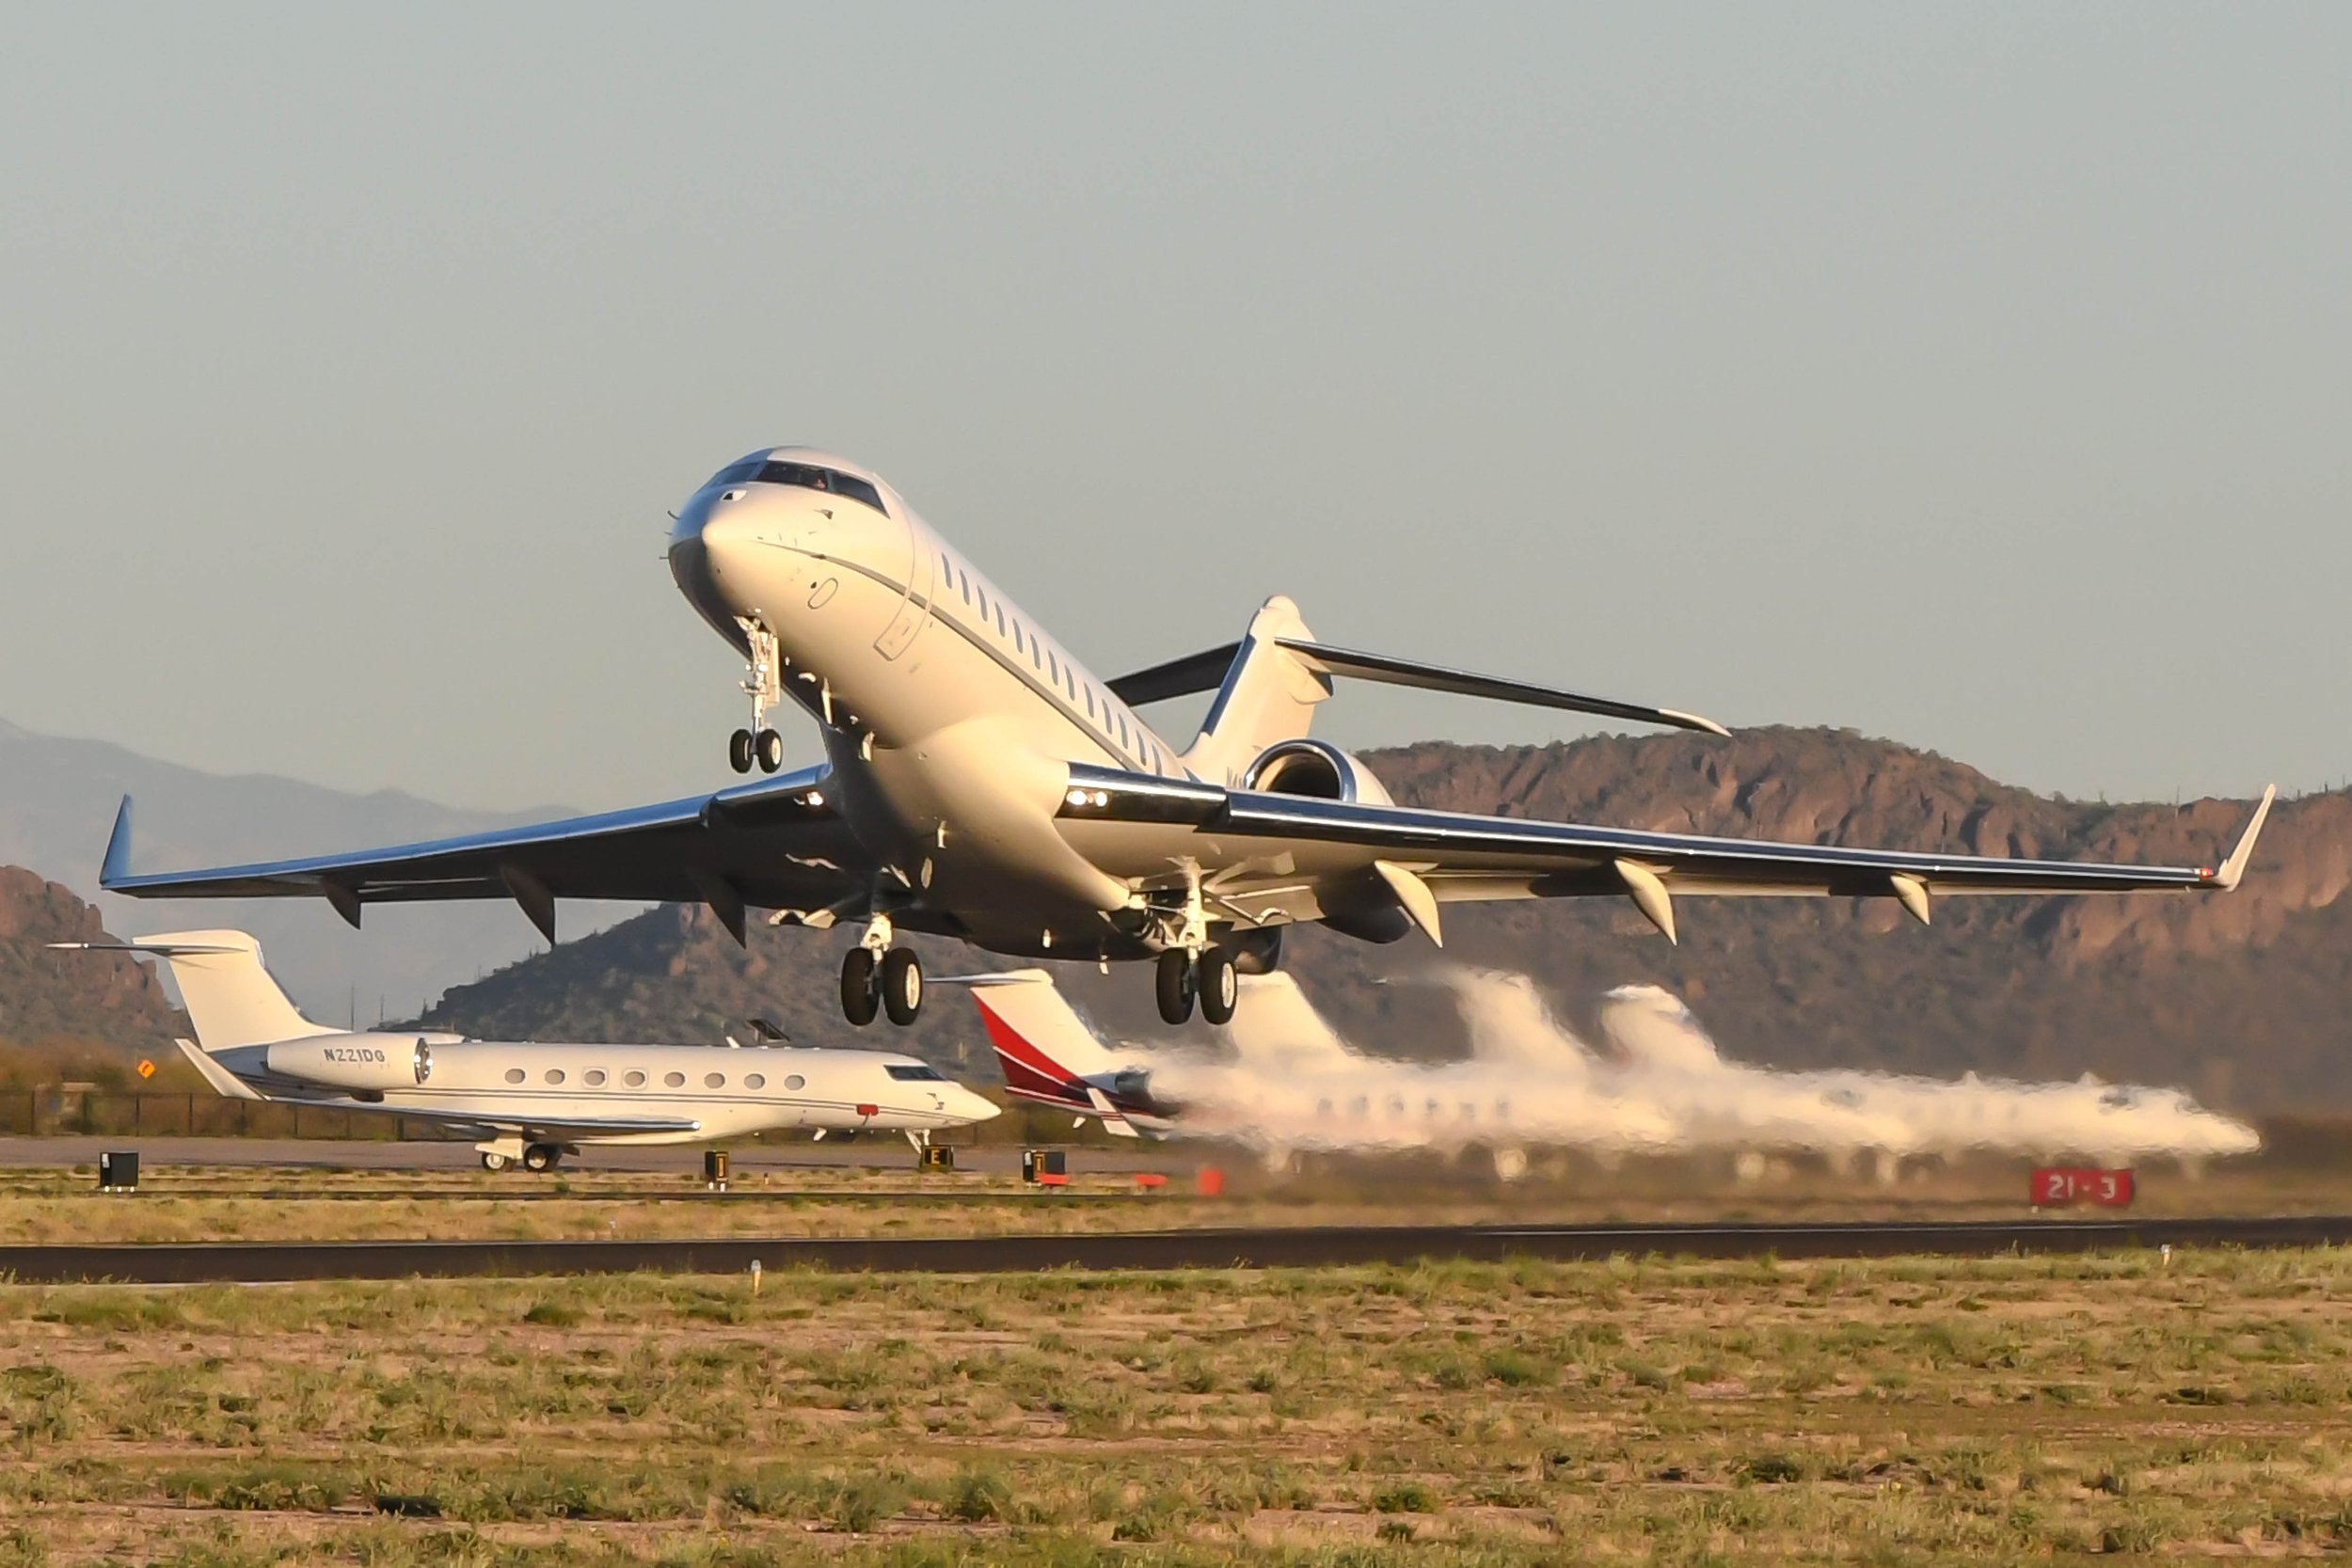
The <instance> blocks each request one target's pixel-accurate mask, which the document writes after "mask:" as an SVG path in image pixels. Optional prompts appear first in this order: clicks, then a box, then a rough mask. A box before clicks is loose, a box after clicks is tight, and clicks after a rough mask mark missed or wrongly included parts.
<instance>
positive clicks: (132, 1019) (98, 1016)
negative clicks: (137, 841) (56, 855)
mask: <svg viewBox="0 0 2352 1568" xmlns="http://www.w3.org/2000/svg"><path fill="white" fill-rule="evenodd" d="M105 934H106V933H105V931H104V930H103V928H102V927H101V926H100V923H99V918H98V911H96V910H95V909H92V908H91V907H90V906H89V905H87V904H85V903H84V902H82V900H81V899H79V898H77V897H75V896H74V895H72V893H71V892H70V891H68V890H67V889H65V888H63V887H61V886H59V885H58V884H57V883H56V882H50V881H43V880H42V879H40V878H39V877H37V876H35V875H34V874H33V873H32V872H30V871H26V870H24V868H23V867H21V866H14V865H8V866H0V1046H27V1047H40V1048H43V1049H51V1050H54V1049H57V1048H67V1047H73V1048H79V1047H89V1048H93V1049H100V1050H103V1051H104V1052H106V1053H109V1054H114V1055H119V1057H120V1058H121V1059H122V1060H123V1061H124V1062H126V1063H127V1062H129V1061H133V1060H135V1059H136V1058H137V1057H138V1056H140V1055H142V1054H149V1055H151V1054H156V1053H167V1052H169V1051H170V1050H171V1040H172V1037H174V1036H175V1035H184V1034H186V1033H187V1032H188V1025H187V1021H186V1019H184V1018H183V1017H182V1016H181V1013H180V1010H179V1009H178V1008H177V1007H175V1006H172V1005H171V1002H170V999H169V998H167V996H165V994H164V989H163V986H162V985H161V984H160V983H159V982H158V981H157V980H156V978H155V972H154V970H153V969H152V968H151V966H149V965H147V964H144V963H141V962H139V961H138V960H137V959H135V958H132V957H131V956H130V955H129V954H127V953H82V954H73V953H53V952H50V951H49V948H48V944H49V943H50V942H96V941H100V940H102V939H103V938H104V936H105Z"/></svg>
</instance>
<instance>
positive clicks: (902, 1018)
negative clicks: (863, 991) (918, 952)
mask: <svg viewBox="0 0 2352 1568" xmlns="http://www.w3.org/2000/svg"><path fill="white" fill-rule="evenodd" d="M882 1010H883V1011H884V1012H886V1013H888V1014H889V1015H890V1022H893V1023H896V1024H898V1026H900V1027H901V1028H903V1027H905V1026H906V1025H907V1024H910V1023H913V1022H914V1021H915V1019H917V1018H918V1017H920V1016H921V1015H922V1012H923V960H922V959H920V958H916V957H915V956H914V948H912V947H894V948H892V949H891V950H890V951H889V952H888V953H886V954H884V955H883V957H882Z"/></svg>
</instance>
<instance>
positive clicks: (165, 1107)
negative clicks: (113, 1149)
mask: <svg viewBox="0 0 2352 1568" xmlns="http://www.w3.org/2000/svg"><path fill="white" fill-rule="evenodd" d="M68 1133H89V1134H92V1135H97V1136H104V1137H151V1138H167V1137H187V1138H365V1139H370V1140H376V1141H382V1142H388V1143H389V1142H391V1141H394V1140H397V1139H405V1138H428V1137H432V1136H434V1135H435V1134H434V1132H433V1130H432V1128H431V1126H430V1124H428V1123H424V1122H418V1123H415V1124H413V1125H412V1124H411V1123H410V1122H409V1120H408V1118H407V1117H396V1116H394V1117H388V1116H382V1115H377V1114H372V1113H368V1112H363V1111H347V1110H342V1109H340V1108H338V1107H335V1106H328V1105H296V1104H293V1103H291V1102H289V1101H282V1100H229V1099H224V1098H223V1097H221V1096H219V1095H216V1094H202V1093H199V1094H121V1093H107V1092H104V1091H90V1092H87V1093H83V1094H60V1093H58V1092H57V1091H56V1090H55V1089H8V1090H0V1136H15V1137H51V1136H56V1135H60V1134H68Z"/></svg>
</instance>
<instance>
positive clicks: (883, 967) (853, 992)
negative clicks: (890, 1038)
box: [841, 916, 923, 1029]
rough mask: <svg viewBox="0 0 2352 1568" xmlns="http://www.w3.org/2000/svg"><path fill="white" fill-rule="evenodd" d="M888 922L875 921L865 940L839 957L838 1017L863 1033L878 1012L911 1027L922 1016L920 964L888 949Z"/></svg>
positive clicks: (907, 953)
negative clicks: (839, 1014) (839, 1013)
mask: <svg viewBox="0 0 2352 1568" xmlns="http://www.w3.org/2000/svg"><path fill="white" fill-rule="evenodd" d="M890 936H891V931H890V922H889V921H888V920H886V919H882V918H881V917H879V916H878V917H876V919H875V921H874V923H873V924H872V925H871V926H869V927H866V940H865V941H864V942H860V943H859V944H858V945H857V946H855V947H852V948H850V950H849V951H848V952H847V953H845V954H843V955H842V956H841V1016H842V1017H843V1018H846V1019H848V1020H849V1021H850V1022H851V1023H853V1024H855V1025H856V1026H857V1027H859V1028H861V1029H863V1028H864V1027H866V1025H867V1024H869V1023H871V1022H874V1015H875V1014H876V1013H877V1012H882V1013H887V1014H889V1015H890V1022H893V1023H897V1024H900V1025H905V1024H909V1023H913V1022H914V1021H915V1020H916V1019H917V1018H919V1017H921V1016H922V1013H923V961H922V960H921V959H920V958H916V957H915V956H914V949H913V948H912V947H893V946H891V945H890Z"/></svg>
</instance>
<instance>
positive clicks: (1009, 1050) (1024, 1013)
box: [965, 969, 1125, 1125]
mask: <svg viewBox="0 0 2352 1568" xmlns="http://www.w3.org/2000/svg"><path fill="white" fill-rule="evenodd" d="M965 983H966V984H968V985H970V986H971V987H972V1000H973V1002H974V1003H975V1004H977V1006H978V1007H979V1009H980V1022H981V1023H982V1024H983V1025H984V1026H985V1027H986V1028H987V1030H988V1043H989V1044H990V1045H991V1046H993V1047H994V1048H995V1051H996V1063H997V1066H998V1067H1000V1068H1002V1069H1004V1074H1005V1087H1006V1088H1007V1089H1008V1090H1009V1091H1010V1092H1011V1093H1012V1094H1013V1095H1015V1096H1017V1097H1018V1098H1020V1099H1022V1100H1027V1101H1034V1102H1036V1103H1038V1104H1042V1105H1054V1106H1058V1107H1060V1108H1061V1109H1063V1110H1067V1111H1069V1112H1071V1113H1072V1114H1073V1115H1076V1116H1101V1117H1103V1119H1104V1124H1105V1125H1108V1123H1109V1122H1110V1121H1112V1120H1114V1119H1117V1120H1120V1121H1121V1122H1122V1123H1123V1121H1124V1119H1125V1118H1124V1117H1120V1115H1119V1113H1118V1112H1117V1111H1116V1110H1115V1109H1111V1108H1110V1101H1108V1100H1107V1099H1106V1098H1104V1095H1103V1091H1102V1089H1101V1088H1100V1087H1099V1086H1098V1085H1091V1084H1089V1083H1088V1082H1087V1080H1088V1079H1089V1077H1090V1076H1094V1075H1098V1074H1107V1073H1109V1072H1112V1071H1114V1070H1115V1069H1117V1068H1118V1065H1119V1064H1118V1063H1117V1062H1116V1061H1115V1060H1113V1058H1112V1056H1111V1053H1109V1052H1107V1051H1105V1050H1104V1049H1103V1042H1102V1041H1101V1040H1100V1039H1098V1038H1096V1037H1095V1034H1094V1031H1093V1030H1092V1029H1091V1028H1089V1027H1088V1025H1087V1022H1086V1020H1085V1019H1083V1018H1080V1017H1079V1016H1078V1009H1077V1008H1075V1007H1073V1006H1071V1005H1070V1001H1069V999H1068V998H1067V997H1065V996H1063V995H1062V993H1061V990H1060V989H1059V988H1058V987H1057V986H1056V985H1055V984H1054V978H1053V976H1052V975H1050V974H1047V973H1046V972H1045V971H1043V970H1041V969H1019V970H1014V971H1012V972H1011V973H1009V974H982V975H976V976H974V977H972V978H971V979H970V980H969V981H966V982H965ZM1098 1101H1099V1103H1098Z"/></svg>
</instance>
